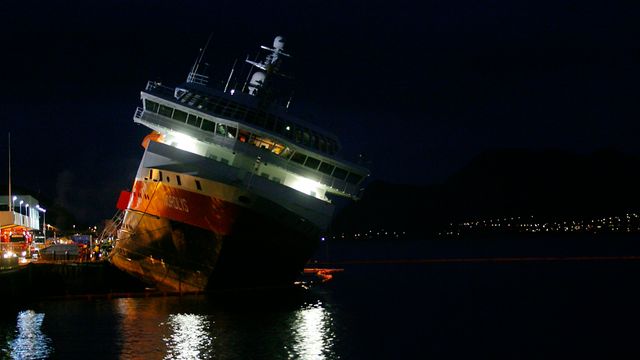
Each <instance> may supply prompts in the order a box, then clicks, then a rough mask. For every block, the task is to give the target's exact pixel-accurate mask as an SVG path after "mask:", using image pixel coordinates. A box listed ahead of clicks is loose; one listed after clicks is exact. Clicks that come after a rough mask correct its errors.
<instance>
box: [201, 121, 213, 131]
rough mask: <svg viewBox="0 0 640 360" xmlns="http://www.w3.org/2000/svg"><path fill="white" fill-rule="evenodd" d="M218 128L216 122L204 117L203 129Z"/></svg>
mask: <svg viewBox="0 0 640 360" xmlns="http://www.w3.org/2000/svg"><path fill="white" fill-rule="evenodd" d="M215 129H216V123H214V122H213V121H209V120H207V119H202V130H204V131H209V132H213V131H214V130H215Z"/></svg>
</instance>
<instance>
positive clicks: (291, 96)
mask: <svg viewBox="0 0 640 360" xmlns="http://www.w3.org/2000/svg"><path fill="white" fill-rule="evenodd" d="M294 93H295V92H294V91H292V92H291V95H290V96H289V101H287V106H286V107H285V108H286V109H287V110H289V105H291V100H293V94H294Z"/></svg>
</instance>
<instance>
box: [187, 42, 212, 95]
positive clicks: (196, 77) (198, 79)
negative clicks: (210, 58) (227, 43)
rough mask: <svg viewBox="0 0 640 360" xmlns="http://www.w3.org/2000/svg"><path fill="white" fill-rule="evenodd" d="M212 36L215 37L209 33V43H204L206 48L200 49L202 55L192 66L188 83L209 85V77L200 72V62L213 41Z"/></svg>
mask: <svg viewBox="0 0 640 360" xmlns="http://www.w3.org/2000/svg"><path fill="white" fill-rule="evenodd" d="M211 37H213V33H211V34H209V38H208V39H207V43H206V44H205V45H204V48H202V49H200V56H198V58H197V59H196V62H195V63H194V64H193V66H192V67H191V71H190V72H189V75H188V76H187V82H188V83H195V84H200V85H207V83H208V82H209V77H208V76H207V75H204V74H198V70H199V69H200V63H201V62H202V57H203V56H204V53H205V51H207V48H208V47H209V42H210V41H211Z"/></svg>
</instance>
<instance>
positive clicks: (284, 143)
mask: <svg viewBox="0 0 640 360" xmlns="http://www.w3.org/2000/svg"><path fill="white" fill-rule="evenodd" d="M207 45H208V44H207ZM206 48H207V47H206V46H205V48H204V50H202V51H201V53H200V55H199V57H198V59H197V60H196V62H195V64H194V65H193V67H192V69H191V72H190V73H189V75H188V77H187V80H186V82H185V83H184V84H182V85H180V86H177V87H167V86H165V85H163V84H161V83H159V82H148V83H147V86H146V88H145V89H144V90H143V91H141V99H142V105H143V106H142V107H139V108H138V109H137V110H136V112H135V115H134V122H135V123H138V124H141V125H144V126H146V127H148V128H150V129H151V130H152V132H151V133H150V134H149V135H147V136H146V137H145V139H144V140H143V142H142V144H143V147H144V148H145V151H144V155H143V157H142V160H141V162H140V165H139V168H138V171H137V174H136V178H135V180H134V183H133V187H132V190H131V192H125V193H123V194H122V195H121V198H120V201H119V206H118V207H119V208H120V209H121V210H123V217H122V225H121V226H120V227H119V230H118V235H117V242H116V245H115V247H114V250H113V252H112V253H111V255H110V261H111V262H112V263H113V264H114V265H115V266H117V267H118V268H120V269H122V270H124V271H126V272H129V273H131V274H133V275H135V276H137V277H140V278H141V279H143V280H145V281H147V282H149V283H151V284H153V285H155V286H156V287H157V288H158V289H159V290H164V291H178V292H200V291H208V290H211V289H215V288H230V287H235V288H237V287H261V286H278V285H285V284H290V283H291V282H292V281H293V280H294V279H295V278H296V277H297V276H298V275H299V274H300V272H301V271H302V269H303V267H304V265H305V264H306V262H307V261H308V259H309V258H310V257H311V255H312V254H313V252H314V250H315V248H316V247H317V245H318V244H319V241H320V236H321V235H322V233H323V231H325V230H326V229H327V227H328V226H329V224H330V222H331V220H332V217H333V213H334V208H335V203H336V200H337V199H338V198H347V199H352V200H357V199H358V198H359V196H360V194H361V191H362V189H361V185H362V182H363V181H364V180H365V179H366V177H367V176H368V175H369V172H368V170H367V169H366V168H364V167H362V166H360V165H357V164H354V163H350V162H347V161H345V160H342V159H341V157H339V151H340V143H339V141H338V139H337V138H336V137H335V136H334V135H332V134H330V133H329V132H327V131H324V130H322V129H321V128H319V127H317V126H315V125H313V124H311V123H309V122H306V121H303V120H302V119H300V118H299V117H296V116H294V115H292V114H290V112H289V111H288V107H289V106H288V105H289V104H288V103H286V105H284V104H280V103H279V102H278V101H277V100H276V96H275V95H274V94H275V91H274V90H273V87H272V83H273V82H274V81H272V79H274V78H279V77H280V76H281V74H280V71H279V68H280V64H281V62H282V59H283V58H285V57H289V55H288V54H287V53H285V52H284V40H283V38H282V37H280V36H278V37H276V38H275V40H274V43H273V47H266V46H261V49H262V50H261V51H262V52H263V53H266V56H265V57H264V60H262V61H260V62H259V61H257V59H256V61H251V60H246V62H247V63H248V64H250V65H251V66H250V68H251V70H250V71H249V73H248V74H247V77H246V79H247V80H248V79H249V78H250V81H245V84H244V86H242V88H240V86H239V85H236V86H230V84H231V80H232V78H233V74H234V71H235V64H234V68H233V69H232V70H231V73H230V75H229V78H228V79H227V81H226V85H225V86H224V88H222V86H220V88H219V89H218V88H214V87H212V86H208V77H207V76H206V75H205V74H203V72H202V71H201V68H202V67H203V63H202V56H203V54H204V52H205V51H206ZM249 75H250V77H249ZM242 77H244V75H242ZM236 78H238V77H236ZM236 87H238V88H237V89H236ZM289 101H290V99H289Z"/></svg>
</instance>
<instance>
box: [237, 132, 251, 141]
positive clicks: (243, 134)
mask: <svg viewBox="0 0 640 360" xmlns="http://www.w3.org/2000/svg"><path fill="white" fill-rule="evenodd" d="M250 137H251V133H250V132H248V131H247V130H244V129H240V131H239V132H238V140H239V141H240V142H248V141H249V138H250Z"/></svg>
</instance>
